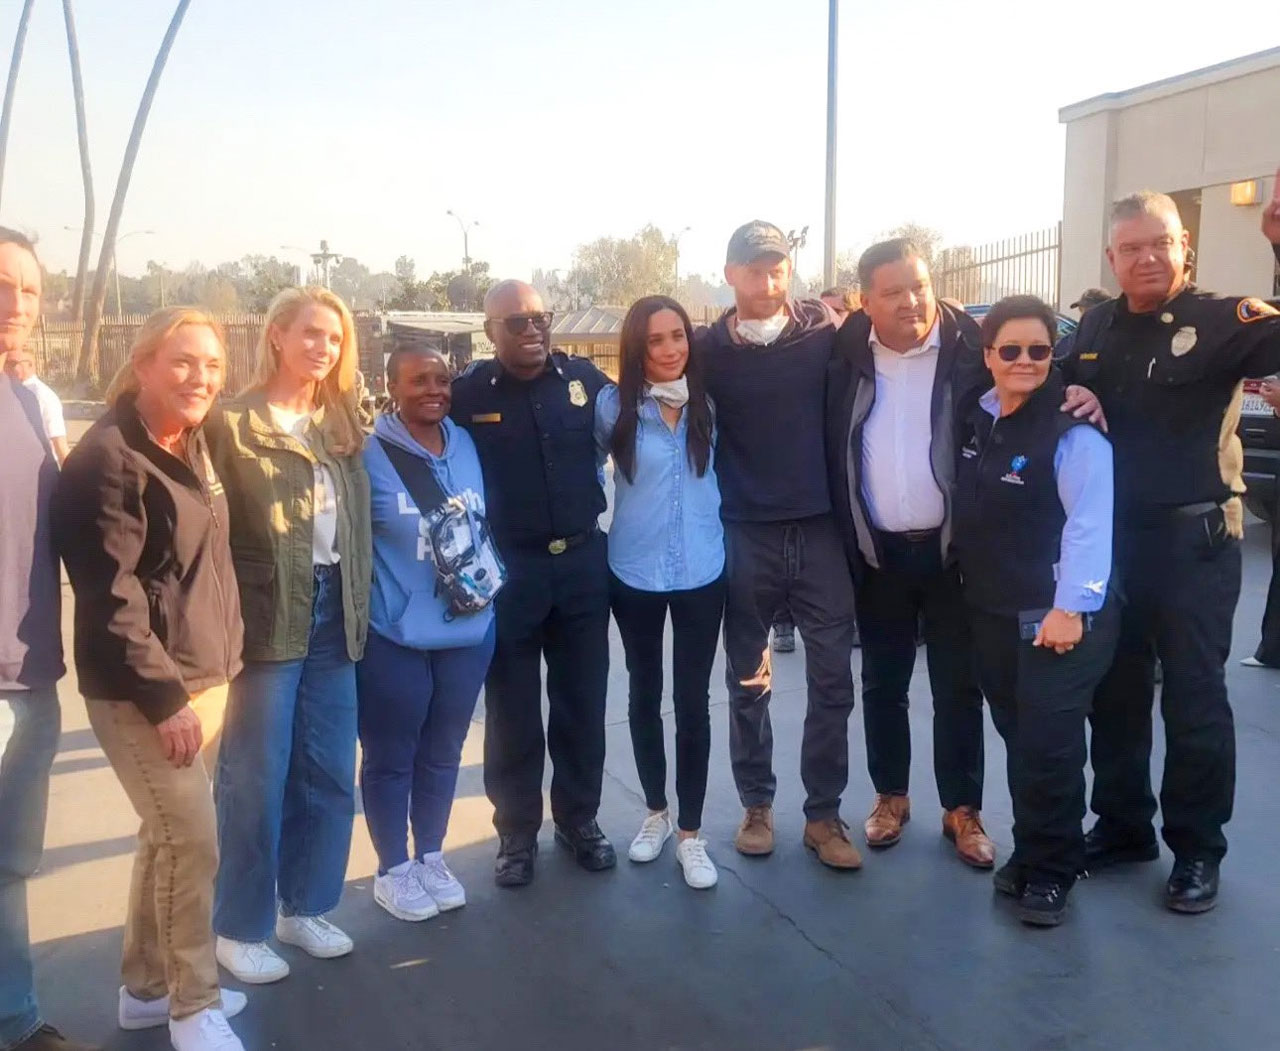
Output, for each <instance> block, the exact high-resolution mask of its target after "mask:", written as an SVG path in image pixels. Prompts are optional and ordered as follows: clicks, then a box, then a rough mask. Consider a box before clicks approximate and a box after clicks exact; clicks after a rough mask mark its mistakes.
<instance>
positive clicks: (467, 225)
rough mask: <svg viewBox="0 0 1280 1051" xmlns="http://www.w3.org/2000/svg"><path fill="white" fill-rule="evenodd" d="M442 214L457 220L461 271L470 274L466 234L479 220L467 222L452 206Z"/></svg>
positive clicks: (468, 243)
mask: <svg viewBox="0 0 1280 1051" xmlns="http://www.w3.org/2000/svg"><path fill="white" fill-rule="evenodd" d="M444 214H445V215H452V216H453V217H454V218H455V219H456V220H457V221H458V228H459V229H460V230H461V231H462V272H463V273H464V274H470V273H471V244H470V241H469V239H468V235H469V234H470V232H471V231H472V230H473V229H474V228H475V227H477V226H479V225H480V222H479V220H472V221H470V222H468V221H467V220H466V219H463V218H462V216H460V215H459V214H458V213H457V212H455V211H454V210H453V209H452V208H448V209H446V210H445V213H444Z"/></svg>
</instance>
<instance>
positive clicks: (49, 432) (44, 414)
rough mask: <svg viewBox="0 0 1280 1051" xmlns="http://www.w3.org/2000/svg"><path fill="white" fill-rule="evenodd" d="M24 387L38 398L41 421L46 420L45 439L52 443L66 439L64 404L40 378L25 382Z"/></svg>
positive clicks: (35, 377)
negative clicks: (63, 415)
mask: <svg viewBox="0 0 1280 1051" xmlns="http://www.w3.org/2000/svg"><path fill="white" fill-rule="evenodd" d="M22 385H23V386H24V387H26V388H27V389H28V390H29V391H31V393H32V394H34V395H35V396H36V401H37V402H39V403H40V419H42V420H44V434H45V437H46V438H48V439H49V440H50V441H53V439H54V438H65V437H66V436H67V421H66V420H64V419H63V418H62V402H61V401H59V400H58V396H57V395H56V394H54V393H53V391H52V390H50V389H49V386H48V384H46V383H45V382H44V381H43V380H42V379H41V378H40V377H39V376H32V377H31V378H30V379H29V380H24V381H23V384H22Z"/></svg>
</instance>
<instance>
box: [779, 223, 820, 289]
mask: <svg viewBox="0 0 1280 1051" xmlns="http://www.w3.org/2000/svg"><path fill="white" fill-rule="evenodd" d="M808 243H809V228H808V227H807V226H805V227H802V228H801V230H800V232H799V233H796V232H795V231H794V230H789V231H788V232H787V244H788V246H789V247H790V248H791V272H792V273H793V274H794V273H797V272H798V271H799V269H800V249H802V248H803V247H804V246H805V245H807V244H808ZM824 287H827V288H829V287H830V286H829V285H827V286H824Z"/></svg>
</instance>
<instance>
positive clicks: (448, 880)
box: [414, 851, 467, 912]
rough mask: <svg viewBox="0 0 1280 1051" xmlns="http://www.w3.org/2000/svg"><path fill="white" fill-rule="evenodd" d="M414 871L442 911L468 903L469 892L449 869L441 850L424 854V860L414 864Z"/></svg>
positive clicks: (423, 887) (458, 907)
mask: <svg viewBox="0 0 1280 1051" xmlns="http://www.w3.org/2000/svg"><path fill="white" fill-rule="evenodd" d="M414 873H415V874H416V875H417V877H418V882H419V884H421V886H422V889H423V890H424V891H426V892H427V893H428V894H430V895H431V897H432V899H433V900H434V901H435V903H436V907H437V908H438V909H439V910H440V911H441V912H448V911H449V910H450V909H460V908H462V906H464V905H465V904H466V903H467V892H466V891H465V890H464V889H463V886H462V884H461V883H459V882H458V877H457V876H455V875H454V874H453V873H452V872H450V871H449V866H448V865H446V864H445V861H444V855H443V854H442V853H440V852H439V851H437V852H436V853H434V854H423V855H422V860H421V861H420V862H418V863H417V864H415V865H414Z"/></svg>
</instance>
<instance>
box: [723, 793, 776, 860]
mask: <svg viewBox="0 0 1280 1051" xmlns="http://www.w3.org/2000/svg"><path fill="white" fill-rule="evenodd" d="M733 845H734V846H735V847H737V848H738V853H739V854H748V855H750V856H752V857H762V856H764V855H765V854H772V853H773V807H771V806H770V805H769V804H768V803H761V804H760V805H759V806H749V807H747V812H746V813H745V814H744V815H743V816H742V827H741V828H739V829H738V834H737V835H736V836H734V837H733Z"/></svg>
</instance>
